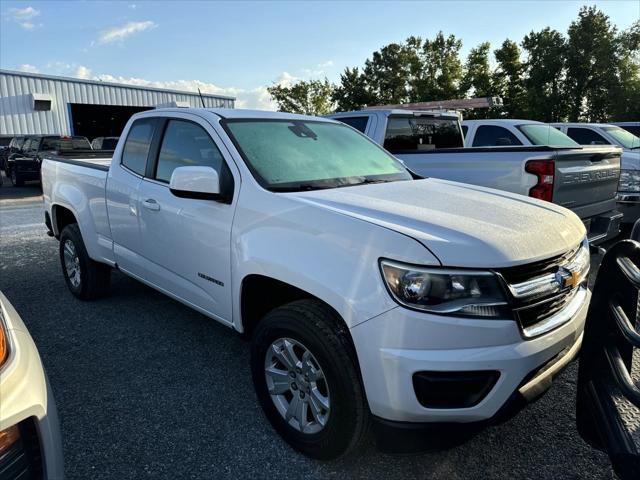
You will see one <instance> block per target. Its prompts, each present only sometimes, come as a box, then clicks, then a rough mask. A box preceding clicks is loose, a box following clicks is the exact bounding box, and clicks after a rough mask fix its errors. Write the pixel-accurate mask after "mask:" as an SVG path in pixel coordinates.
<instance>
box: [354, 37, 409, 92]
mask: <svg viewBox="0 0 640 480" xmlns="http://www.w3.org/2000/svg"><path fill="white" fill-rule="evenodd" d="M411 57H412V54H411V49H410V48H408V47H407V46H406V45H405V44H400V43H390V44H389V45H385V46H384V47H382V48H381V49H380V50H378V51H375V52H373V54H372V55H371V58H370V59H367V60H366V61H365V64H364V75H365V77H366V79H367V83H368V85H369V92H370V93H371V95H372V99H373V100H374V101H375V103H378V104H396V103H404V102H406V101H407V100H408V98H409V97H408V82H409V78H410V71H411V65H412V62H413V59H412V58H411Z"/></svg>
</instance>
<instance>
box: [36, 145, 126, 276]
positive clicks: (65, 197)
mask: <svg viewBox="0 0 640 480" xmlns="http://www.w3.org/2000/svg"><path fill="white" fill-rule="evenodd" d="M110 164H111V157H105V156H102V157H100V156H94V157H93V158H91V157H89V158H79V157H78V158H72V157H68V156H50V157H45V159H44V160H43V162H42V194H43V197H44V206H45V212H49V211H51V212H52V215H51V216H52V218H51V219H50V220H51V225H52V226H53V230H54V233H55V234H56V235H58V234H59V233H60V232H59V231H57V229H56V215H57V214H58V212H59V209H60V208H63V209H64V208H67V209H68V210H69V211H74V212H75V213H76V216H77V220H78V224H79V226H80V229H81V232H82V237H83V239H84V240H85V246H86V248H87V251H88V252H89V255H90V256H91V257H92V258H94V259H96V260H99V261H102V262H105V263H107V264H113V263H114V261H113V248H112V241H111V231H110V229H109V221H108V217H107V204H106V198H105V190H106V183H107V174H108V170H109V165H110ZM51 205H56V208H55V209H53V210H51V209H50V206H51Z"/></svg>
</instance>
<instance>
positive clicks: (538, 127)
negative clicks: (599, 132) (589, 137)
mask: <svg viewBox="0 0 640 480" xmlns="http://www.w3.org/2000/svg"><path fill="white" fill-rule="evenodd" d="M517 128H518V130H520V131H521V132H522V133H523V134H524V136H525V137H527V138H528V139H529V141H530V142H531V144H532V145H549V146H559V147H579V146H580V145H578V144H577V143H576V142H574V141H573V140H572V139H571V138H569V137H568V136H567V135H565V134H564V133H562V132H561V131H560V130H558V129H557V128H555V127H552V126H551V125H546V124H544V123H531V124H529V125H518V126H517Z"/></svg>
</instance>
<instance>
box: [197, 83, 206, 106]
mask: <svg viewBox="0 0 640 480" xmlns="http://www.w3.org/2000/svg"><path fill="white" fill-rule="evenodd" d="M198 95H200V101H201V102H202V108H207V107H206V106H205V104H204V97H203V96H202V92H201V91H200V87H198Z"/></svg>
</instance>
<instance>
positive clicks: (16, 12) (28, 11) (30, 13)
mask: <svg viewBox="0 0 640 480" xmlns="http://www.w3.org/2000/svg"><path fill="white" fill-rule="evenodd" d="M38 15H40V10H36V9H35V8H33V7H25V8H11V9H9V16H10V17H11V18H12V19H13V20H15V21H20V20H31V19H32V18H33V17H37V16H38Z"/></svg>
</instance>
